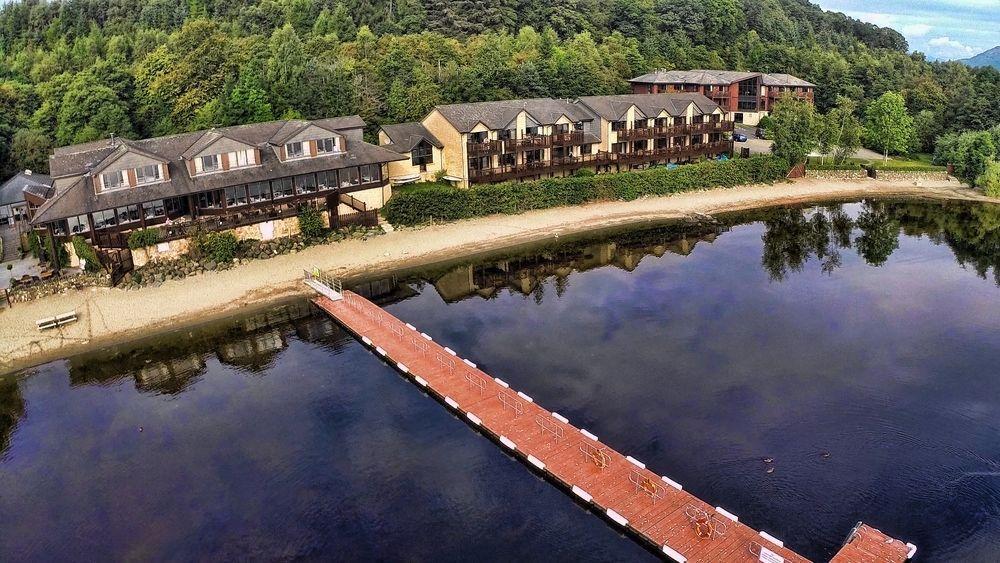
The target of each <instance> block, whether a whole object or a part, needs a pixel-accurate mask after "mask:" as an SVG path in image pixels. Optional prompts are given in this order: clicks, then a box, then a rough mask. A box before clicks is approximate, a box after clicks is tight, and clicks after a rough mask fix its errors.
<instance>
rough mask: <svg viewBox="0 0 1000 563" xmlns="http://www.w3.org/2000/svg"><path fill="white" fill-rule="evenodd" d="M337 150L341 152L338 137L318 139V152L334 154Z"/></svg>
mask: <svg viewBox="0 0 1000 563" xmlns="http://www.w3.org/2000/svg"><path fill="white" fill-rule="evenodd" d="M335 152H340V147H338V146H337V140H336V139H334V138H332V137H331V138H329V139H319V140H317V141H316V154H332V153H335Z"/></svg>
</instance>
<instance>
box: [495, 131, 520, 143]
mask: <svg viewBox="0 0 1000 563" xmlns="http://www.w3.org/2000/svg"><path fill="white" fill-rule="evenodd" d="M497 137H498V138H500V139H503V140H504V141H506V140H507V139H513V138H515V137H517V130H516V129H501V130H500V133H498V135H497Z"/></svg>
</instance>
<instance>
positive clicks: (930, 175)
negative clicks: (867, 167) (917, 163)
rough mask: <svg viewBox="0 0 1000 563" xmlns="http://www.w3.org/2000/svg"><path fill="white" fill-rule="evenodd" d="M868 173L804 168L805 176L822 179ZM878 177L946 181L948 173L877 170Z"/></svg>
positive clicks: (858, 177)
mask: <svg viewBox="0 0 1000 563" xmlns="http://www.w3.org/2000/svg"><path fill="white" fill-rule="evenodd" d="M867 177H868V174H867V173H866V172H865V171H864V170H861V169H858V170H813V169H809V170H806V178H818V179H822V180H864V179H865V178H867ZM878 179H879V180H885V181H888V182H943V181H947V180H948V179H949V178H948V174H946V173H945V172H944V171H943V170H921V171H909V170H879V171H878Z"/></svg>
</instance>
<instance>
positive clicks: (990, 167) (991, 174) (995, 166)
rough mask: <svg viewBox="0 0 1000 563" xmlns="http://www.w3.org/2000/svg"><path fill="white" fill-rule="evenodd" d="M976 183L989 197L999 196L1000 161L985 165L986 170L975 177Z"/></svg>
mask: <svg viewBox="0 0 1000 563" xmlns="http://www.w3.org/2000/svg"><path fill="white" fill-rule="evenodd" d="M976 185H977V186H979V187H980V188H982V189H983V191H984V192H985V193H986V195H988V196H990V197H1000V162H997V161H993V162H990V163H989V164H987V165H986V170H985V171H984V172H983V173H982V174H980V175H979V177H978V178H976Z"/></svg>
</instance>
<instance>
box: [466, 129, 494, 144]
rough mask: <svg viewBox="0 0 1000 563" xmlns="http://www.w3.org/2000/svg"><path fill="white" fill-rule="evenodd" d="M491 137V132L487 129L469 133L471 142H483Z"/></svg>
mask: <svg viewBox="0 0 1000 563" xmlns="http://www.w3.org/2000/svg"><path fill="white" fill-rule="evenodd" d="M487 139H489V133H488V132H486V131H480V132H478V133H469V142H472V143H482V142H485V141H486V140H487Z"/></svg>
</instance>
